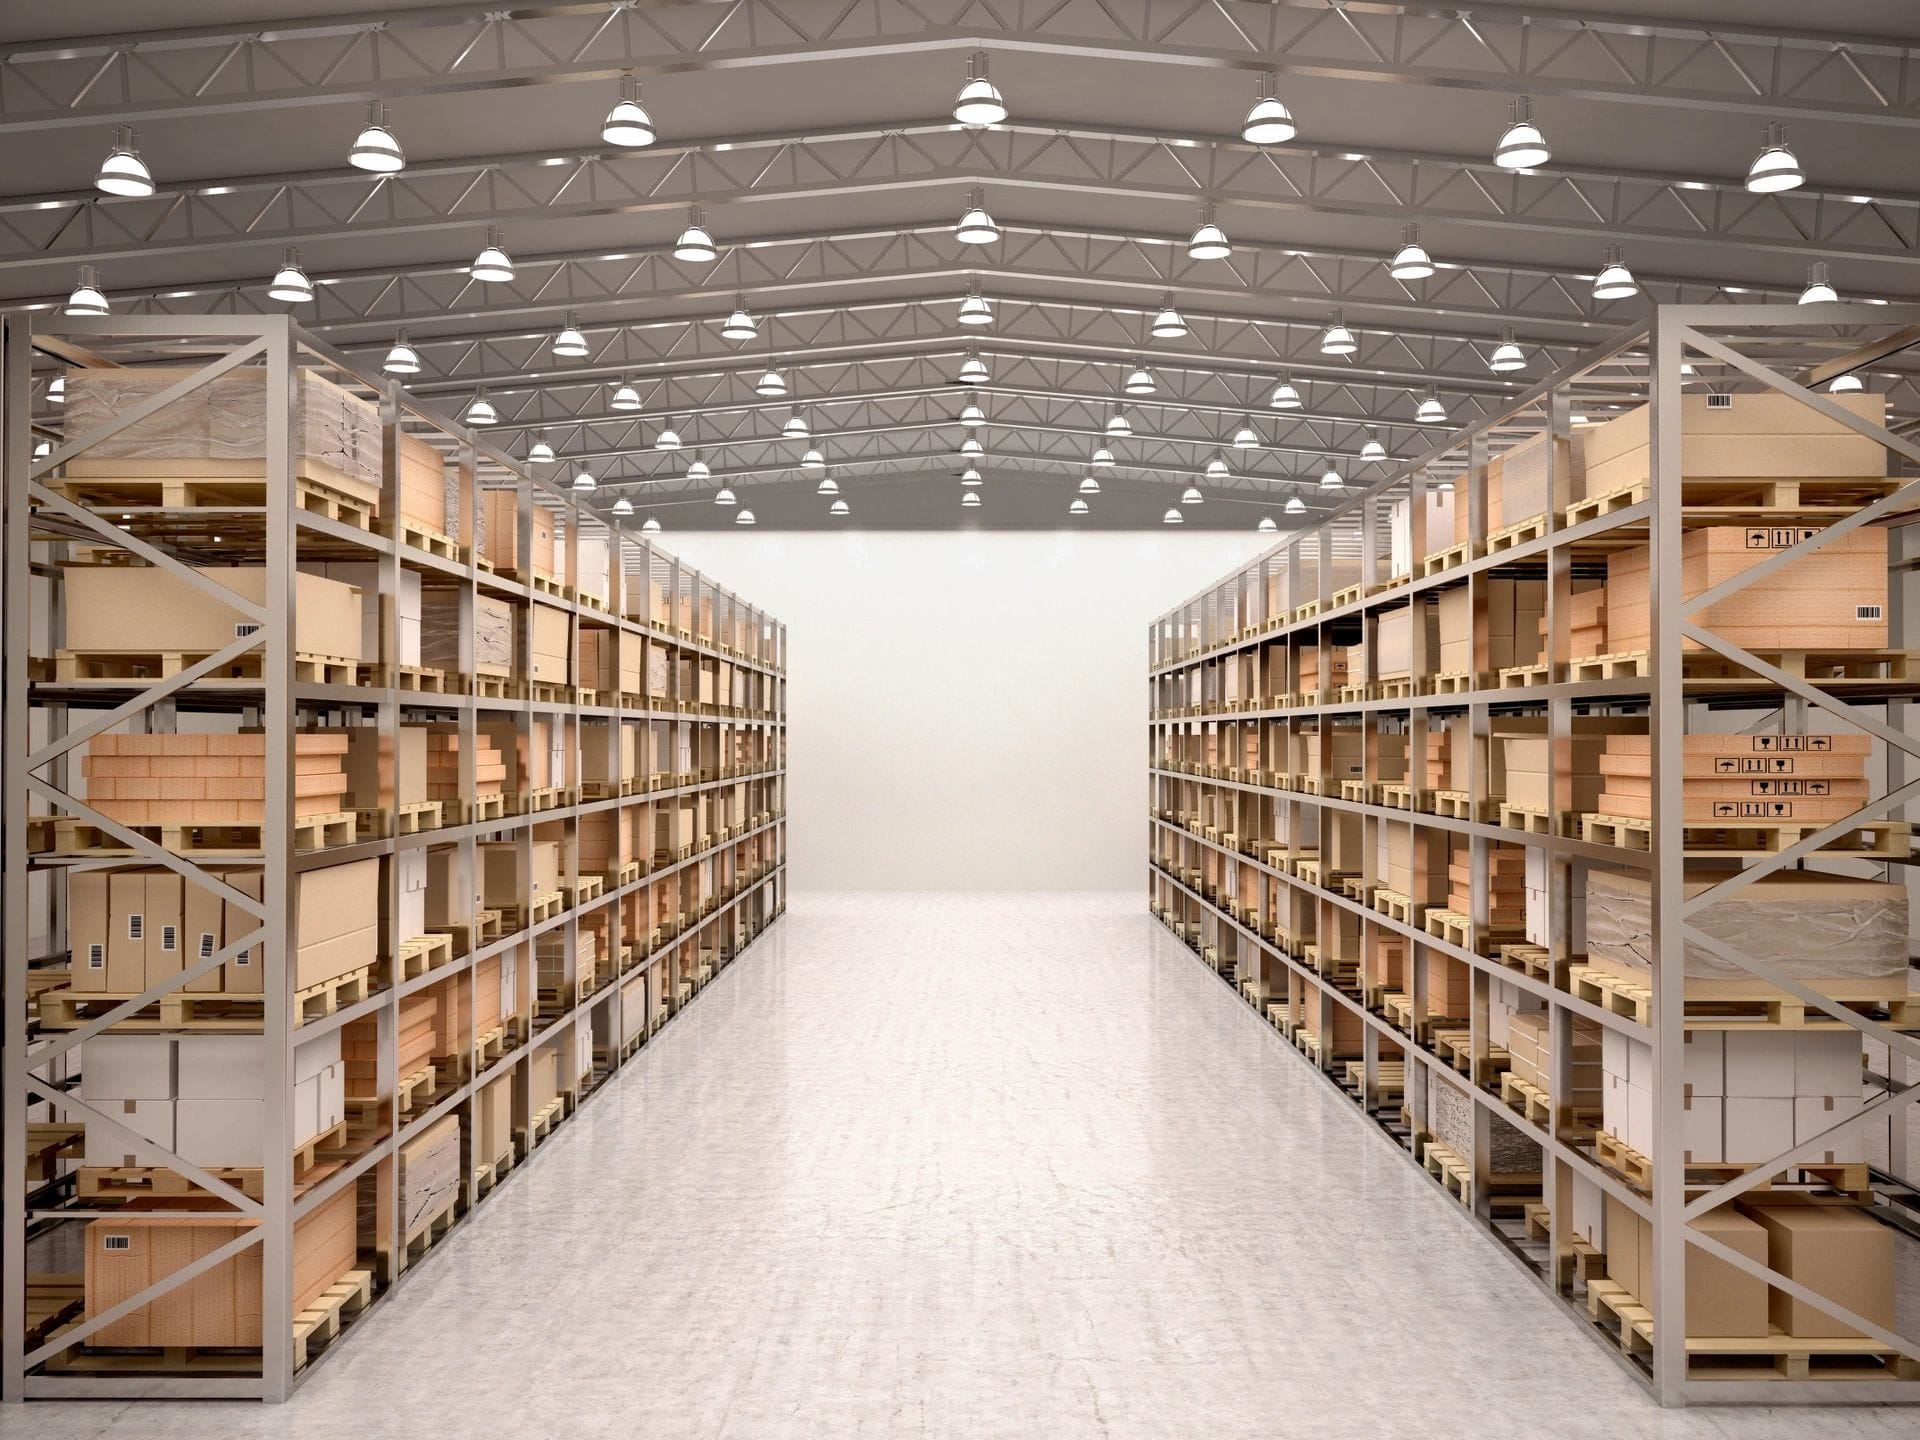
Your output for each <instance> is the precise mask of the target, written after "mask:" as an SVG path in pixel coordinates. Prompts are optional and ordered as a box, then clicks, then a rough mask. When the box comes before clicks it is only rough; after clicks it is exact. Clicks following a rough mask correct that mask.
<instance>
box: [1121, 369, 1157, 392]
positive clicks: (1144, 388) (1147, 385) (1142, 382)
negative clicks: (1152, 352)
mask: <svg viewBox="0 0 1920 1440" xmlns="http://www.w3.org/2000/svg"><path fill="white" fill-rule="evenodd" d="M1120 388H1121V389H1122V390H1123V391H1124V392H1125V393H1127V394H1128V395H1133V396H1136V397H1137V396H1141V395H1151V394H1153V388H1154V386H1153V376H1152V375H1151V374H1150V373H1149V372H1148V370H1147V367H1146V366H1144V365H1142V364H1140V363H1138V362H1137V361H1136V362H1135V363H1134V367H1133V371H1132V373H1131V374H1129V375H1128V376H1127V382H1126V384H1125V385H1123V386H1121V387H1120Z"/></svg>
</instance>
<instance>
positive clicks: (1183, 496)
mask: <svg viewBox="0 0 1920 1440" xmlns="http://www.w3.org/2000/svg"><path fill="white" fill-rule="evenodd" d="M1206 499H1207V497H1206V496H1204V495H1202V494H1201V493H1200V487H1199V486H1198V485H1189V486H1187V488H1186V489H1185V490H1182V491H1181V492H1180V503H1181V504H1182V505H1202V504H1205V503H1206Z"/></svg>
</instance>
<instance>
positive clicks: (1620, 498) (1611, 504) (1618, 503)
mask: <svg viewBox="0 0 1920 1440" xmlns="http://www.w3.org/2000/svg"><path fill="white" fill-rule="evenodd" d="M1682 483H1683V486H1684V482H1682ZM1647 494H1648V491H1647V482H1646V481H1644V480H1638V481H1635V482H1634V483H1633V484H1631V485H1623V486H1621V487H1620V488H1619V489H1617V490H1609V491H1607V492H1606V493H1605V494H1603V495H1589V496H1587V497H1586V498H1585V499H1584V500H1575V501H1573V502H1572V503H1571V504H1570V505H1568V506H1567V525H1568V528H1572V527H1573V526H1575V525H1584V524H1585V523H1586V522H1587V521H1589V520H1598V519H1599V518H1600V517H1601V516H1602V515H1613V514H1616V513H1618V512H1619V511H1621V510H1627V509H1630V508H1632V507H1633V506H1635V505H1638V504H1639V503H1640V502H1641V501H1642V500H1644V499H1646V498H1647Z"/></svg>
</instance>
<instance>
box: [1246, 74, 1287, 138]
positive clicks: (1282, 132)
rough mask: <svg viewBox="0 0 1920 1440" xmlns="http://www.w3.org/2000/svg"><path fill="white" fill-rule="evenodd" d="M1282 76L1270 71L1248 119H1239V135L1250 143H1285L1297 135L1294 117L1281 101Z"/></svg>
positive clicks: (1264, 79) (1263, 78) (1262, 81)
mask: <svg viewBox="0 0 1920 1440" xmlns="http://www.w3.org/2000/svg"><path fill="white" fill-rule="evenodd" d="M1279 89H1280V77H1279V76H1278V75H1276V74H1275V73H1274V72H1273V71H1271V70H1268V71H1266V72H1265V73H1264V74H1262V75H1261V77H1260V89H1259V92H1258V94H1257V95H1256V96H1255V99H1254V102H1253V108H1252V109H1251V110H1249V111H1247V118H1246V119H1245V120H1243V121H1241V122H1240V138H1241V139H1242V140H1244V141H1246V142H1247V143H1248V144H1249V145H1284V144H1286V143H1287V141H1289V140H1291V139H1293V137H1294V125H1293V116H1292V114H1291V113H1290V112H1289V111H1288V110H1287V107H1286V106H1285V105H1282V104H1281V103H1280V99H1279V95H1278V93H1277V92H1278V91H1279Z"/></svg>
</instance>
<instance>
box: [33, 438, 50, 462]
mask: <svg viewBox="0 0 1920 1440" xmlns="http://www.w3.org/2000/svg"><path fill="white" fill-rule="evenodd" d="M51 454H53V441H51V440H42V441H40V442H39V443H38V444H36V445H35V446H34V447H33V458H34V459H36V460H44V459H46V458H47V457H48V456H49V455H51Z"/></svg>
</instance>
